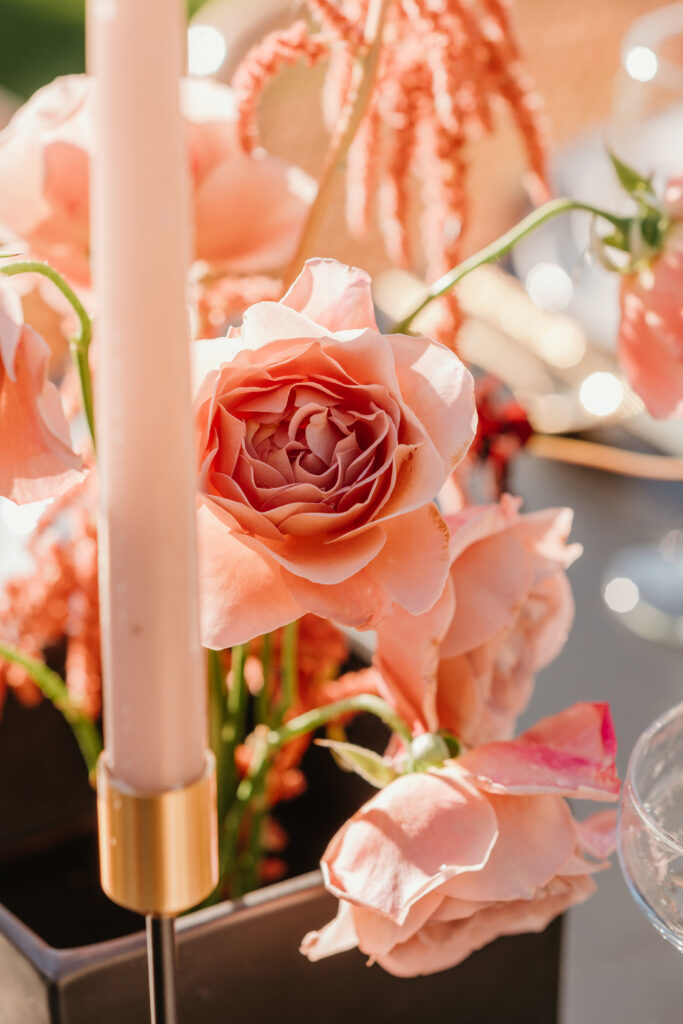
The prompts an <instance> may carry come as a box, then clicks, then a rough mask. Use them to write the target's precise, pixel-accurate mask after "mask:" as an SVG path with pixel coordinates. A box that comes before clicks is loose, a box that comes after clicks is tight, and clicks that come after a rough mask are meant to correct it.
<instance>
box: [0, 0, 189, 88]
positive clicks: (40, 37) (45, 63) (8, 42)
mask: <svg viewBox="0 0 683 1024" xmlns="http://www.w3.org/2000/svg"><path fill="white" fill-rule="evenodd" d="M202 2H203V0H188V9H189V12H190V13H191V14H193V13H194V12H195V11H196V10H197V9H198V8H199V7H201V5H202ZM138 3H145V0H138ZM84 21H85V0H0V86H3V87H4V88H5V89H8V90H10V92H13V93H16V94H17V95H18V96H21V97H27V96H29V95H30V94H31V93H32V92H33V91H34V90H35V89H38V88H39V87H40V86H41V85H44V84H45V83H46V82H49V81H50V80H51V79H53V78H55V77H56V76H57V75H64V74H69V73H71V72H74V71H83V69H84V66H85V55H84V49H85V42H84V40H85V30H84Z"/></svg>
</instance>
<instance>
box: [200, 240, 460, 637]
mask: <svg viewBox="0 0 683 1024" xmlns="http://www.w3.org/2000/svg"><path fill="white" fill-rule="evenodd" d="M194 353H195V370H196V374H197V380H198V381H201V383H200V385H199V388H198V392H197V397H196V418H197V432H198V460H199V473H200V491H201V495H202V508H201V510H200V515H199V526H200V554H201V566H200V573H201V575H200V579H201V588H202V601H203V612H202V615H203V634H204V642H205V643H206V644H208V645H209V646H212V647H227V646H230V645H231V644H235V643H240V642H242V641H244V640H247V639H249V638H250V637H253V636H256V635H258V634H260V633H264V632H266V631H267V630H271V629H274V628H276V627H277V626H280V625H282V624H283V623H285V622H288V621H291V620H293V619H295V618H298V617H299V616H300V615H301V614H302V612H304V611H310V612H314V613H315V614H317V615H321V616H323V617H326V618H331V619H335V620H337V621H339V622H342V623H344V624H347V625H350V626H356V627H358V628H362V629H369V628H372V627H373V626H375V625H376V624H377V623H378V622H379V621H380V620H381V619H382V618H383V617H384V616H385V615H386V614H387V613H388V612H389V610H390V609H391V607H392V606H393V604H398V605H400V606H402V607H404V608H407V609H409V610H410V611H412V612H415V613H419V612H422V611H425V610H426V609H427V608H429V607H430V606H431V605H433V604H434V602H435V601H436V600H437V598H438V597H439V594H440V593H441V591H442V590H443V587H444V584H445V581H446V577H447V574H448V531H447V529H446V527H445V524H444V522H443V520H442V519H441V517H440V515H439V513H438V511H437V509H436V506H435V505H434V504H433V502H432V499H433V497H434V495H435V494H436V493H437V492H438V490H439V488H440V487H441V485H442V484H443V482H444V480H445V479H446V478H447V476H448V474H449V473H450V472H451V471H452V468H453V467H454V466H455V465H457V463H458V462H459V460H460V459H461V458H462V457H463V455H464V454H465V452H466V450H467V447H468V445H469V444H470V442H471V440H472V434H473V427H474V404H473V394H472V391H473V388H472V378H471V376H470V374H469V373H468V371H467V370H466V369H465V367H464V366H463V365H462V363H461V362H460V360H459V359H458V358H457V356H455V355H454V354H453V353H452V352H450V351H449V350H448V349H446V348H445V347H443V346H441V345H438V344H435V343H434V342H432V341H429V340H428V339H426V338H409V337H406V336H404V335H389V336H384V335H382V334H380V333H379V331H378V329H377V325H376V323H375V317H374V312H373V305H372V298H371V295H370V281H369V278H368V277H367V275H366V274H365V273H364V272H363V271H360V270H356V269H354V268H351V267H346V266H343V265H342V264H340V263H337V262H335V261H334V260H312V261H310V262H309V263H307V264H306V266H305V268H304V270H303V272H302V273H301V275H300V276H299V278H298V279H297V280H296V281H295V283H294V284H293V286H292V288H291V289H290V291H289V292H288V293H287V295H286V296H285V297H284V299H283V300H282V301H281V302H280V303H275V302H262V303H258V304H257V305H255V306H252V307H251V308H250V309H249V310H247V312H246V314H245V317H244V323H243V326H242V328H241V331H240V332H236V333H232V334H231V335H230V336H229V337H228V338H226V339H224V340H221V341H209V342H197V343H195V346H194Z"/></svg>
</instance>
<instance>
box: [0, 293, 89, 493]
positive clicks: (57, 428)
mask: <svg viewBox="0 0 683 1024" xmlns="http://www.w3.org/2000/svg"><path fill="white" fill-rule="evenodd" d="M49 359H50V349H49V348H48V346H47V344H46V343H45V341H43V339H42V338H41V337H40V335H39V334H38V333H37V332H36V331H34V330H33V328H31V327H29V326H28V325H27V324H25V323H24V317H23V312H22V308H21V299H20V298H19V295H18V294H17V292H16V291H15V290H14V289H13V288H12V286H11V285H10V284H9V283H8V282H7V281H3V280H0V437H1V438H2V443H1V444H0V495H2V496H3V497H5V498H10V499H11V500H12V501H15V502H17V504H23V503H24V502H30V501H40V500H42V499H44V498H52V497H54V496H55V495H57V494H60V493H61V492H62V491H64V490H65V489H66V488H67V487H68V486H70V484H72V483H74V482H75V481H76V480H77V479H78V475H79V470H80V469H81V466H82V463H81V458H80V456H79V455H77V454H76V453H75V452H74V451H73V450H72V447H71V439H70V436H69V427H68V424H67V422H66V417H65V416H64V412H63V409H62V404H61V399H60V397H59V392H58V391H57V388H56V387H55V386H54V384H51V383H50V382H49V381H48V379H47V365H48V361H49Z"/></svg>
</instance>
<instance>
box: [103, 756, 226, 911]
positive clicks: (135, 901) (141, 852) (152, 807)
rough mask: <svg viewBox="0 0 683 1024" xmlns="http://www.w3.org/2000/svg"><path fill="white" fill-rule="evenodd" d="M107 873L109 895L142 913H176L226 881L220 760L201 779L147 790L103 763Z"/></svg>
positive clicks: (208, 758) (105, 882)
mask: <svg viewBox="0 0 683 1024" xmlns="http://www.w3.org/2000/svg"><path fill="white" fill-rule="evenodd" d="M97 817H98V825H99V845H100V877H101V881H102V888H103V889H104V891H105V893H106V894H107V896H108V897H109V898H110V899H111V900H113V901H114V902H115V903H119V904H120V905H121V906H123V907H127V908H128V909H129V910H134V911H137V913H139V914H153V915H155V916H160V917H172V916H174V915H176V914H179V913H181V912H182V911H184V910H189V909H190V908H191V907H194V906H196V904H197V903H201V901H202V900H203V899H205V898H206V897H207V896H208V895H209V893H210V892H212V891H213V889H214V888H215V886H216V884H217V882H218V825H217V816H216V763H215V759H214V757H213V754H211V753H208V752H207V755H206V768H205V770H204V773H203V774H202V775H201V776H200V778H199V779H197V780H196V781H195V782H191V783H190V784H189V785H188V786H181V787H178V788H177V789H170V790H165V791H164V792H161V793H141V792H137V791H136V790H133V789H131V788H130V786H127V785H126V784H125V783H123V782H121V781H120V780H118V779H115V778H114V777H113V776H112V775H111V773H110V771H109V767H108V765H107V762H106V752H105V754H103V755H102V756H101V757H100V759H99V762H98V765H97Z"/></svg>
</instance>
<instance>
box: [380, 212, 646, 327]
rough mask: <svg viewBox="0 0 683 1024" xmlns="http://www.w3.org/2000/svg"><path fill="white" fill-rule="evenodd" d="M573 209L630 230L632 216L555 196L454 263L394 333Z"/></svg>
mask: <svg viewBox="0 0 683 1024" xmlns="http://www.w3.org/2000/svg"><path fill="white" fill-rule="evenodd" d="M572 210H583V211H585V212H586V213H592V214H593V216H595V217H602V219H603V220H606V221H609V223H610V224H612V225H613V226H614V227H615V228H616V229H617V230H618V231H621V232H624V233H626V232H627V230H628V225H629V223H630V218H629V217H618V216H616V214H612V213H608V212H606V211H605V210H601V209H599V208H598V207H597V206H591V205H590V204H589V203H582V202H579V200H578V199H551V201H550V202H549V203H545V204H544V205H543V206H539V208H538V209H537V210H533V211H532V213H530V214H529V215H528V216H527V217H524V219H523V220H521V221H520V222H519V224H515V226H514V227H513V228H510V230H509V231H506V232H505V234H504V235H501V236H500V238H497V239H496V240H495V241H494V242H491V243H490V244H489V245H486V246H484V248H483V249H480V250H479V252H476V253H474V254H473V255H472V256H469V257H468V258H467V259H466V260H463V262H462V263H459V264H458V266H457V267H454V268H453V269H452V270H449V271H448V272H447V273H446V274H444V275H443V277H440V278H439V279H438V281H435V282H434V284H433V285H432V286H431V288H430V289H429V291H428V292H427V295H426V296H425V297H424V299H423V300H422V301H421V302H420V304H419V305H418V306H416V307H415V309H413V310H412V311H411V312H410V313H409V314H408V315H407V316H405V317H404V318H403V319H402V320H401V321H400V322H399V323H397V324H395V325H394V326H393V327H392V328H391V333H394V334H405V333H406V331H407V330H408V329H409V327H410V325H411V323H412V322H413V320H414V319H415V317H416V316H417V315H418V313H421V312H422V310H423V309H426V307H427V306H428V305H429V303H430V302H433V301H434V299H438V298H439V297H440V296H441V295H445V293H446V292H447V291H450V289H451V288H452V287H453V286H454V285H456V284H457V283H458V281H461V280H462V279H463V277H466V276H467V274H470V273H471V272H472V271H473V270H476V269H477V267H481V266H483V264H485V263H493V262H494V261H495V260H497V259H500V257H501V256H505V255H506V253H508V252H510V251H511V250H512V249H514V247H515V245H517V243H518V242H520V241H521V240H522V239H523V238H525V237H526V235H529V234H531V232H532V231H535V230H536V228H538V227H540V225H541V224H544V223H545V222H546V221H548V220H552V218H553V217H558V216H560V215H561V214H563V213H569V212H571V211H572Z"/></svg>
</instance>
